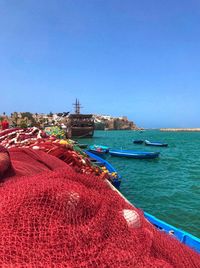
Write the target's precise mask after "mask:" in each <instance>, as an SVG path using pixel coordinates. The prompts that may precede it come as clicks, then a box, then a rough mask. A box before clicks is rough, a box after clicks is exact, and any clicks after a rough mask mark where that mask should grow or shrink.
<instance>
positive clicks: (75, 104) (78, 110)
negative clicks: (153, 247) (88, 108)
mask: <svg viewBox="0 0 200 268" xmlns="http://www.w3.org/2000/svg"><path fill="white" fill-rule="evenodd" d="M73 105H74V107H75V114H80V109H81V108H82V107H81V105H80V103H79V100H78V99H76V102H75V103H74V104H73Z"/></svg>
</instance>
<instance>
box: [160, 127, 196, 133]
mask: <svg viewBox="0 0 200 268" xmlns="http://www.w3.org/2000/svg"><path fill="white" fill-rule="evenodd" d="M160 131H174V132H183V131H185V132H187V131H190V132H198V131H200V128H160Z"/></svg>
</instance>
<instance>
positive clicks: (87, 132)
mask: <svg viewBox="0 0 200 268" xmlns="http://www.w3.org/2000/svg"><path fill="white" fill-rule="evenodd" d="M93 135H94V128H93V127H71V137H77V138H92V137H93Z"/></svg>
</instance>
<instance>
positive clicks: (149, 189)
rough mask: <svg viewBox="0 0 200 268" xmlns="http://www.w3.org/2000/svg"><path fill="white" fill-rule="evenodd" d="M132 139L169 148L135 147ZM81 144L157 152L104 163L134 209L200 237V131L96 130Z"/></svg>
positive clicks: (112, 158) (110, 159)
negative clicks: (157, 153)
mask: <svg viewBox="0 0 200 268" xmlns="http://www.w3.org/2000/svg"><path fill="white" fill-rule="evenodd" d="M133 139H142V140H144V139H149V140H150V141H163V142H166V143H168V144H169V147H166V148H164V147H163V148H162V147H160V148H156V147H149V146H145V145H137V144H133V142H132V141H133ZM81 143H87V144H101V145H107V146H109V147H110V148H113V149H132V150H143V151H144V150H145V151H160V152H161V153H160V157H159V158H158V159H152V160H140V159H126V158H118V157H112V156H108V157H107V160H108V161H109V162H110V163H112V164H113V165H114V167H115V168H116V169H117V171H118V172H119V173H120V174H121V175H122V177H123V181H122V184H121V192H122V193H123V194H124V196H126V197H127V199H128V200H129V201H131V202H132V203H133V204H134V205H135V206H137V207H139V208H141V209H143V210H144V211H146V212H149V213H150V214H153V215H154V216H156V217H158V218H159V219H162V220H164V221H166V222H168V223H170V224H172V225H174V226H176V227H178V228H181V229H183V230H185V231H188V232H190V233H192V234H194V235H196V236H198V237H200V132H193V133H192V132H160V131H157V130H153V131H149V130H148V131H144V132H142V133H140V132H138V131H96V132H95V135H94V138H92V139H84V140H83V139H82V140H81Z"/></svg>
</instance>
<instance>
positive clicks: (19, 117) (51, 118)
mask: <svg viewBox="0 0 200 268" xmlns="http://www.w3.org/2000/svg"><path fill="white" fill-rule="evenodd" d="M92 118H93V120H94V129H95V130H139V129H140V128H139V127H138V126H136V124H135V123H134V122H132V121H129V120H128V118H127V117H126V116H122V117H112V116H110V115H92ZM5 121H6V122H7V123H5ZM0 122H1V123H3V125H5V126H4V127H3V128H5V127H6V128H7V127H8V126H10V127H11V126H12V127H21V128H26V127H32V126H36V127H39V128H45V127H48V126H59V127H61V128H63V129H65V128H67V126H68V125H69V122H70V114H69V112H61V113H52V112H50V113H48V114H44V113H30V112H13V113H11V114H10V115H7V114H6V113H3V114H1V115H0Z"/></svg>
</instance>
